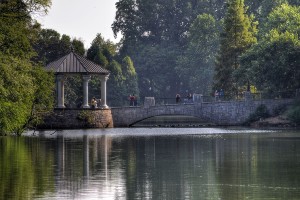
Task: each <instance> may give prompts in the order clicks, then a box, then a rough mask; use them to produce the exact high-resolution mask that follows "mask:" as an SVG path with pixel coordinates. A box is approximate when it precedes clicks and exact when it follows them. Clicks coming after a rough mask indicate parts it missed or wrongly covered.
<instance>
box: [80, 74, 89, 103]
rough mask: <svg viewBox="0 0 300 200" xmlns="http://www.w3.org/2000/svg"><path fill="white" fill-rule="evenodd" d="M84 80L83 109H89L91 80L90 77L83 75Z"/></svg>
mask: <svg viewBox="0 0 300 200" xmlns="http://www.w3.org/2000/svg"><path fill="white" fill-rule="evenodd" d="M82 79H83V105H82V107H83V108H89V107H90V106H89V81H90V80H91V76H90V75H82Z"/></svg>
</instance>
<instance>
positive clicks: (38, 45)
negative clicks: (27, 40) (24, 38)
mask: <svg viewBox="0 0 300 200" xmlns="http://www.w3.org/2000/svg"><path fill="white" fill-rule="evenodd" d="M37 34H38V35H37V39H36V41H35V42H34V45H33V47H34V50H35V51H36V52H37V56H36V57H35V61H37V62H38V61H41V62H42V63H43V64H44V65H45V64H48V63H50V62H52V61H55V60H57V59H59V58H61V57H62V56H65V55H66V54H68V53H69V52H71V47H73V50H74V52H75V53H77V54H79V55H82V56H83V55H84V53H85V50H84V45H83V42H82V41H80V40H78V39H73V40H71V38H70V37H69V36H67V35H62V36H61V35H60V34H59V33H58V32H57V31H55V30H52V29H42V30H38V33H37Z"/></svg>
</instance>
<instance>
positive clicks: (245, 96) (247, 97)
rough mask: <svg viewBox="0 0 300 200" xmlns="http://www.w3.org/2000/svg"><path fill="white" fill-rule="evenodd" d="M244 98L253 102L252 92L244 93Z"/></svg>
mask: <svg viewBox="0 0 300 200" xmlns="http://www.w3.org/2000/svg"><path fill="white" fill-rule="evenodd" d="M244 98H245V101H252V95H251V92H250V91H246V92H245V93H244Z"/></svg>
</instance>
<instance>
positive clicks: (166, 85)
mask: <svg viewBox="0 0 300 200" xmlns="http://www.w3.org/2000/svg"><path fill="white" fill-rule="evenodd" d="M50 6H51V0H0V134H1V135H3V134H6V133H11V132H14V133H21V132H22V131H23V130H24V129H25V128H27V127H32V126H34V125H35V124H37V123H39V121H40V116H41V114H43V113H46V112H47V111H50V110H51V109H52V108H53V105H54V77H53V75H52V74H49V73H46V72H45V71H44V70H43V66H45V65H46V64H48V63H49V62H51V61H54V60H56V59H58V58H60V57H61V56H63V55H65V54H67V53H69V52H70V49H71V47H72V48H73V49H74V51H75V52H76V53H78V54H80V55H84V56H86V57H87V58H88V59H89V60H92V61H93V62H95V63H97V64H99V65H101V66H102V67H104V68H106V69H108V70H110V72H111V74H110V79H109V81H108V103H109V105H110V106H122V105H125V104H126V103H128V102H127V101H128V96H129V94H135V95H136V96H137V97H138V100H139V101H141V100H142V99H143V98H144V97H145V96H155V97H158V98H173V97H175V94H176V93H180V94H181V95H186V93H199V94H203V95H212V94H213V91H215V90H216V89H223V90H224V91H225V95H226V96H228V97H234V96H235V95H236V94H238V93H239V92H241V91H245V90H246V89H247V88H249V87H250V88H252V89H255V90H257V91H262V92H278V91H281V92H282V91H295V90H296V89H298V88H300V39H299V34H300V14H299V13H300V0H273V1H270V0H227V1H224V0H209V1H208V0H151V1H149V0H120V1H119V2H117V3H116V8H117V12H116V17H115V21H114V22H113V24H112V30H113V32H114V33H115V35H117V34H118V33H121V34H122V35H123V38H122V39H121V41H120V43H118V44H114V43H113V42H111V41H109V40H105V38H103V37H102V36H101V33H99V34H98V35H96V36H95V39H94V41H93V42H92V44H91V46H90V47H89V48H88V49H84V45H83V43H82V41H80V40H78V39H76V38H70V37H69V36H67V35H61V34H60V33H58V32H57V31H55V30H49V29H42V28H41V25H40V24H39V23H38V22H36V21H35V20H33V18H32V16H33V15H38V14H45V13H47V10H48V9H49V8H50ZM81 84H82V83H81V79H80V77H77V76H74V77H73V76H68V77H67V81H66V102H67V104H68V105H69V106H75V105H76V104H77V103H78V102H80V100H81V98H82V96H81V95H82V94H81V93H82V91H81V87H82V85H81ZM99 84H100V83H99V78H98V77H96V76H95V77H93V80H92V82H91V83H90V92H89V93H90V95H91V96H96V97H98V98H99V97H100V96H99V95H100V91H99V90H100V86H99ZM97 95H98V96H97Z"/></svg>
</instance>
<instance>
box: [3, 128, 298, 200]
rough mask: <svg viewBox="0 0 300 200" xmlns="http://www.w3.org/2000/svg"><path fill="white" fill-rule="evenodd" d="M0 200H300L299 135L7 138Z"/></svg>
mask: <svg viewBox="0 0 300 200" xmlns="http://www.w3.org/2000/svg"><path fill="white" fill-rule="evenodd" d="M0 149H1V150H0V199H3V200H6V199H47V200H48V199H64V200H66V199H89V200H90V199H120V200H122V199H129V200H134V199H155V200H156V199H158V200H159V199H170V200H174V199H180V200H181V199H197V200H199V199H213V200H215V199H222V200H223V199H228V200H234V199H237V200H241V199H255V200H258V199H300V131H299V130H298V131H291V130H289V131H288V130H273V131H272V130H249V129H221V128H177V129H176V128H153V129H151V128H131V129H129V128H127V129H104V130H100V129H94V130H69V131H68V130H65V131H59V132H54V131H48V132H37V133H35V135H34V136H32V132H31V133H28V134H26V136H24V137H21V138H15V137H2V138H1V137H0Z"/></svg>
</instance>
